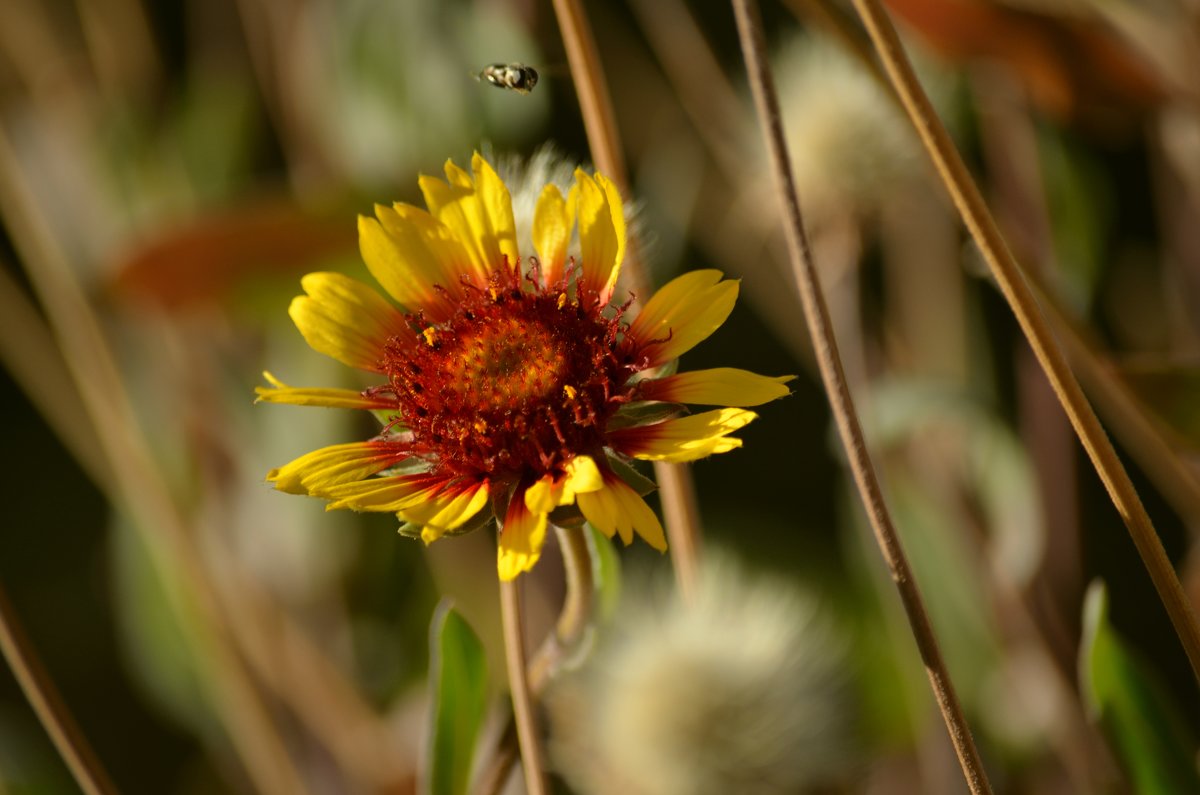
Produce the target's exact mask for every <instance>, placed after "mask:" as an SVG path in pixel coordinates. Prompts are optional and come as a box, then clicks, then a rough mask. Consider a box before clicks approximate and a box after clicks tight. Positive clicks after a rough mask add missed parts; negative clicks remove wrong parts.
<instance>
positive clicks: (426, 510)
mask: <svg viewBox="0 0 1200 795" xmlns="http://www.w3.org/2000/svg"><path fill="white" fill-rule="evenodd" d="M487 500H488V483H487V481H486V480H483V481H474V482H473V481H464V482H462V483H459V484H455V485H451V486H448V487H447V488H445V489H444V490H443V491H441V492H439V493H438V494H436V495H435V496H433V497H431V498H430V499H427V500H425V501H423V502H420V503H414V504H412V505H410V506H409V507H407V508H403V509H401V510H399V511H397V515H398V516H399V517H400V518H401V519H403V520H404V521H406V522H412V523H413V524H419V525H424V527H423V528H422V530H421V540H422V541H424V542H425V543H426V544H432V543H433V542H434V541H436V540H437V539H439V538H441V537H442V534H443V533H446V532H449V531H450V530H454V529H455V528H457V527H461V526H462V525H463V524H464V523H466V522H467V520H469V519H470V518H471V517H473V516H475V514H477V513H479V512H480V511H481V510H482V509H483V506H484V505H486V504H487Z"/></svg>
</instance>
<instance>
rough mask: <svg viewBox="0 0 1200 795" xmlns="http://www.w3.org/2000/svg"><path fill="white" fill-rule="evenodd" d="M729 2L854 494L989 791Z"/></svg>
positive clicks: (749, 38) (747, 0) (741, 14)
mask: <svg viewBox="0 0 1200 795" xmlns="http://www.w3.org/2000/svg"><path fill="white" fill-rule="evenodd" d="M733 9H734V14H735V16H736V17H737V26H738V37H739V40H740V41H741V45H742V54H743V57H744V58H745V60H746V68H747V70H748V72H749V77H750V86H751V88H752V90H753V93H754V104H755V107H756V108H757V110H758V115H759V117H760V119H761V121H762V123H763V127H764V137H765V138H766V144H767V149H768V151H769V153H770V156H771V163H772V167H773V169H774V172H775V181H776V185H777V187H778V189H779V194H780V201H781V204H782V207H783V210H784V220H785V230H784V231H785V232H786V235H787V243H788V251H789V253H790V255H791V261H792V269H793V271H794V272H795V277H796V284H797V287H798V290H799V293H800V300H801V302H802V303H803V305H804V315H805V319H806V320H807V322H808V329H809V334H810V335H811V336H812V340H813V349H814V351H815V353H816V357H817V363H818V365H819V366H820V370H821V379H822V381H823V382H824V385H825V391H826V394H827V395H828V396H829V403H830V406H831V408H832V410H833V417H834V420H835V422H836V424H837V428H838V433H839V435H840V436H841V439H842V444H843V446H844V447H845V449H846V457H847V460H848V462H849V465H850V470H851V472H852V473H853V474H854V481H855V484H856V485H857V486H858V491H859V495H860V497H861V498H862V501H863V506H864V507H865V508H866V511H867V517H868V518H869V519H870V522H871V527H872V529H873V530H874V532H875V539H876V541H877V542H878V544H879V548H880V551H881V552H882V554H883V558H884V560H885V561H886V563H887V565H888V568H889V570H890V571H891V574H892V579H893V580H894V581H895V583H896V589H897V590H898V591H899V593H900V600H901V602H902V603H903V605H904V610H905V613H906V615H907V617H908V622H909V625H910V627H911V629H912V634H913V638H914V640H916V643H917V648H918V650H919V651H920V654H921V659H922V660H923V661H924V663H925V672H926V674H927V675H928V677H929V682H930V685H931V686H932V688H933V694H934V697H935V699H936V700H937V704H938V708H939V709H940V710H941V713H942V718H943V720H944V721H945V722H946V728H947V730H948V731H949V733H950V740H951V742H952V743H953V744H954V750H955V753H956V754H957V755H958V760H959V764H960V765H961V766H962V770H963V775H964V776H965V777H966V780H967V786H968V787H969V788H970V790H971V792H972V793H975V795H980V793H990V792H991V791H992V789H991V784H990V783H989V782H988V779H987V774H986V773H985V772H984V769H983V763H982V762H981V760H980V758H979V751H978V750H977V749H976V748H975V741H974V739H973V738H972V737H971V731H970V729H969V728H968V726H967V723H966V719H965V718H964V717H963V714H962V707H961V706H960V705H959V702H958V697H957V695H956V694H955V692H954V686H953V684H952V683H951V681H950V676H949V673H948V672H947V670H946V666H945V663H944V662H943V660H942V654H941V650H940V649H939V647H938V643H937V639H936V637H935V636H934V633H933V627H932V626H931V625H930V622H929V616H928V615H927V614H926V612H925V606H924V603H923V601H922V598H921V592H920V589H919V587H918V586H917V583H916V580H915V579H914V577H913V573H912V570H911V568H910V566H909V563H908V559H907V557H906V556H905V554H904V549H903V547H902V546H901V544H900V538H899V536H898V535H897V534H896V529H895V527H894V526H893V525H892V519H891V516H890V514H889V512H888V508H887V505H886V504H885V502H884V500H883V493H882V491H881V489H880V487H879V481H878V479H877V477H876V475H875V470H874V468H873V466H872V464H871V459H870V456H869V455H868V453H867V445H866V440H865V439H864V438H863V433H862V427H861V425H860V424H859V420H858V414H857V412H856V410H855V408H854V402H853V400H852V398H851V397H850V389H849V386H848V385H847V383H846V377H845V372H844V371H843V368H842V361H841V356H840V355H839V353H838V349H837V341H836V340H835V339H834V334H833V324H832V322H831V320H830V317H829V309H828V307H827V306H826V305H825V298H824V296H823V294H822V292H821V287H820V283H819V281H818V279H817V272H816V267H815V265H814V263H813V260H812V255H811V253H810V251H809V245H808V238H807V236H806V235H805V232H804V225H803V222H802V220H801V216H800V204H799V201H798V200H797V197H796V186H795V183H794V182H793V181H792V176H791V171H792V169H791V163H790V161H789V157H788V152H787V144H786V142H785V141H784V137H783V124H782V121H781V118H780V112H779V98H778V96H777V95H776V92H775V84H774V81H773V79H772V76H771V71H770V66H769V65H768V64H767V58H766V45H765V43H764V41H763V31H762V22H761V20H760V18H759V15H758V6H757V4H756V3H754V2H753V1H752V0H733Z"/></svg>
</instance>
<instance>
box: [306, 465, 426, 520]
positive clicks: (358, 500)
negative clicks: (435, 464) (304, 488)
mask: <svg viewBox="0 0 1200 795" xmlns="http://www.w3.org/2000/svg"><path fill="white" fill-rule="evenodd" d="M446 483H447V481H446V479H445V478H438V477H435V476H432V475H428V474H424V473H422V474H416V475H397V476H395V477H386V478H368V479H366V480H359V481H356V482H353V483H343V484H339V485H337V486H333V487H332V488H328V489H325V490H324V492H323V493H322V494H321V496H323V497H326V498H328V499H330V500H333V502H331V503H329V505H327V506H325V509H326V510H329V511H336V510H339V509H341V508H349V509H351V510H353V511H384V512H387V513H397V512H399V511H401V510H403V509H405V508H408V507H409V506H411V505H413V504H416V503H420V502H424V501H426V500H431V499H433V498H434V497H436V496H437V495H438V494H439V493H440V492H441V491H443V490H444V489H445V488H446Z"/></svg>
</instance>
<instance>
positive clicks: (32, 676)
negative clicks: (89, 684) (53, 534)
mask: <svg viewBox="0 0 1200 795" xmlns="http://www.w3.org/2000/svg"><path fill="white" fill-rule="evenodd" d="M0 652H2V653H3V654H4V659H5V660H7V661H8V667H9V668H11V669H12V672H13V674H14V675H15V676H16V678H17V684H19V685H20V686H21V690H22V692H24V693H25V698H27V699H28V700H29V705H30V706H31V707H33V711H34V712H35V713H36V714H37V717H38V720H39V721H40V722H41V724H42V727H43V728H45V730H46V734H48V735H50V740H51V741H52V742H53V743H54V747H55V748H56V749H57V750H58V753H59V755H60V756H61V757H62V758H63V761H64V762H66V763H67V768H68V769H69V770H70V771H71V775H72V776H73V777H74V778H75V783H76V784H78V785H79V788H80V789H81V790H83V791H84V792H85V793H86V795H115V794H116V792H117V788H116V787H115V786H113V783H112V780H111V779H109V777H108V773H106V772H105V770H104V767H103V765H101V764H100V760H99V759H98V758H97V757H96V754H95V753H94V752H93V751H92V748H91V746H90V745H88V741H87V738H85V737H84V736H83V732H81V731H80V730H79V726H78V725H76V723H75V720H74V719H73V718H72V717H71V713H70V711H69V710H68V709H67V706H66V704H64V703H63V700H62V698H61V697H60V696H59V694H58V690H57V689H56V688H55V687H54V682H53V681H52V680H51V679H50V676H49V674H47V673H46V669H45V668H44V667H43V666H42V664H41V661H40V660H39V659H38V656H37V653H36V652H35V651H34V649H33V645H32V644H31V643H30V642H29V638H27V637H26V636H25V633H24V632H23V631H22V629H21V625H20V622H19V621H18V620H17V616H16V613H15V611H14V610H13V608H12V605H11V604H10V603H9V601H8V597H7V596H5V594H4V591H3V590H0Z"/></svg>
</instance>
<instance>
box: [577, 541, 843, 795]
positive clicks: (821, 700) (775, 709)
mask: <svg viewBox="0 0 1200 795" xmlns="http://www.w3.org/2000/svg"><path fill="white" fill-rule="evenodd" d="M622 615H624V616H626V617H629V618H630V619H631V621H630V622H629V623H628V624H627V625H626V626H623V627H620V628H618V629H617V630H616V631H615V633H614V636H613V637H610V638H608V639H607V640H605V641H602V643H601V647H600V650H599V652H598V654H597V656H596V657H595V658H594V659H593V660H592V661H590V662H589V663H588V665H587V666H586V667H585V668H584V669H582V670H581V671H580V672H578V673H577V674H576V675H575V676H574V677H573V678H571V679H568V680H567V681H566V682H565V683H564V684H563V685H562V686H561V687H560V688H559V689H558V691H557V692H556V693H555V694H554V699H553V714H554V715H555V717H556V720H555V724H554V726H555V729H556V732H555V735H554V746H553V750H554V752H555V755H556V759H557V760H558V762H559V764H560V766H561V767H562V769H563V770H564V772H565V773H566V774H567V776H568V778H569V779H570V781H571V783H572V784H573V785H574V786H576V787H577V788H578V789H579V790H580V791H582V792H586V793H593V794H597V795H606V794H607V793H614V794H615V793H638V794H639V795H684V794H685V793H687V794H688V795H696V794H699V795H704V794H705V793H714V795H715V794H716V793H730V792H756V793H792V792H797V791H798V790H800V789H801V788H802V787H804V786H806V785H809V784H812V783H814V782H819V781H822V780H826V779H828V778H830V777H832V776H833V775H835V774H836V773H837V772H838V771H839V770H840V769H841V768H842V767H843V766H844V765H845V763H846V760H847V758H848V751H849V746H850V739H849V738H850V733H851V732H850V727H851V725H852V723H853V720H852V717H851V712H852V710H851V708H850V706H849V703H848V698H847V694H846V688H845V682H844V681H843V677H842V675H841V673H840V672H841V666H842V654H841V647H840V645H839V643H838V642H837V640H836V638H835V636H834V633H833V631H832V628H831V626H830V625H829V624H828V622H827V621H826V620H825V619H824V618H823V617H822V616H821V614H820V612H819V609H818V607H817V604H816V603H815V602H814V601H813V600H812V599H811V598H808V597H806V596H804V595H802V594H800V593H798V592H797V591H795V590H794V589H793V588H790V587H788V586H787V585H786V584H784V583H781V582H778V581H774V580H771V579H769V578H762V577H760V576H756V577H755V582H754V583H751V582H750V581H749V580H748V579H747V577H746V575H745V574H744V573H743V572H742V571H740V570H739V569H738V568H736V567H734V566H732V565H731V564H730V563H729V562H727V561H718V562H716V563H715V564H713V563H710V564H708V566H707V568H706V571H705V572H704V574H703V575H702V580H701V587H700V588H699V592H698V594H697V596H696V599H695V600H694V601H693V603H692V604H690V605H689V604H685V603H684V602H683V601H682V600H680V599H679V598H677V597H671V598H670V599H668V600H667V601H666V603H665V604H661V605H660V607H659V609H657V610H655V609H649V610H647V609H642V610H640V611H622Z"/></svg>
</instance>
